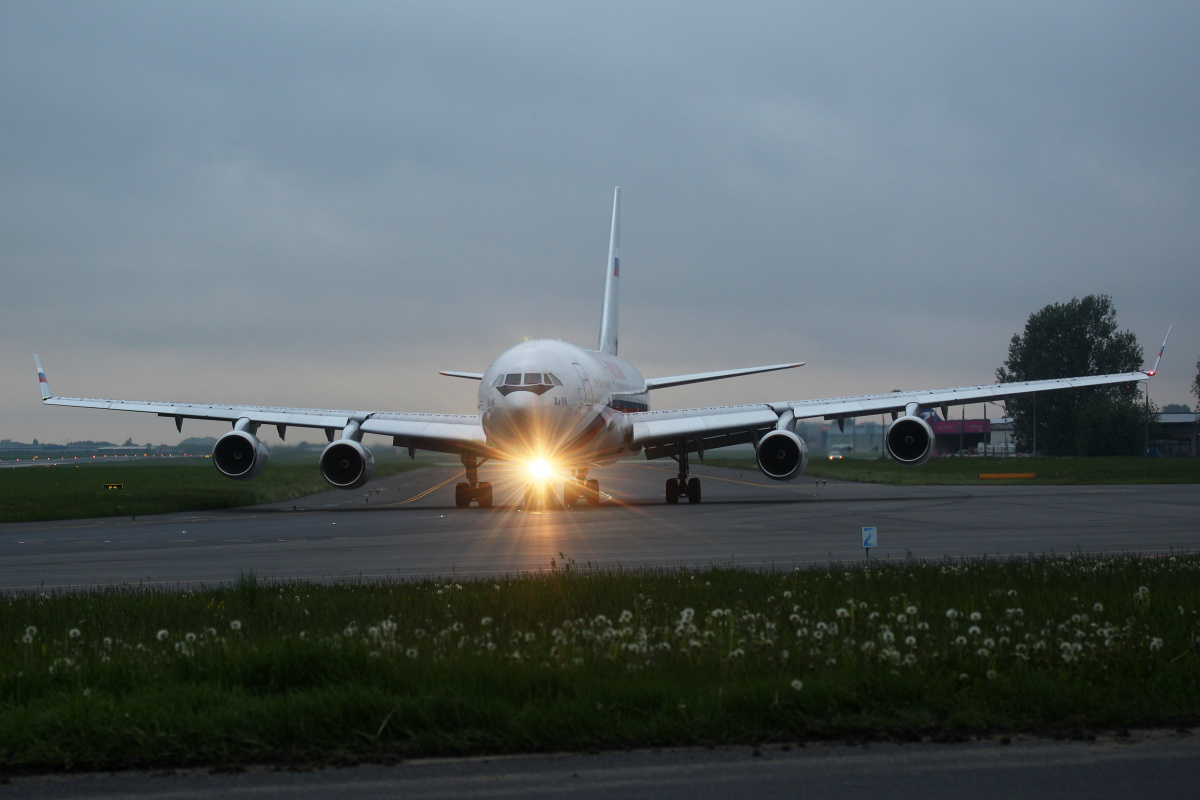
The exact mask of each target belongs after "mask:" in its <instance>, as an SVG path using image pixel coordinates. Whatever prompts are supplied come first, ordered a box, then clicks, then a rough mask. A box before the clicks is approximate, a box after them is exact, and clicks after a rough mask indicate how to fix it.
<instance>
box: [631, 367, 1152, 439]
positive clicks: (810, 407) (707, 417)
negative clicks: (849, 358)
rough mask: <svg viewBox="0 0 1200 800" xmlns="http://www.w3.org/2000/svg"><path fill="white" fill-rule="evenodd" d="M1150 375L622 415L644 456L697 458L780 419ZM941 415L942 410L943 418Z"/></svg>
mask: <svg viewBox="0 0 1200 800" xmlns="http://www.w3.org/2000/svg"><path fill="white" fill-rule="evenodd" d="M1153 374H1154V371H1153V370H1148V371H1146V372H1123V373H1118V374H1114V375H1090V376H1085V377H1078V378H1055V379H1051V380H1042V381H1021V382H1013V383H992V384H986V385H982V386H959V387H952V388H947V389H926V390H917V391H906V392H888V393H886V394H868V395H856V396H849V397H829V398H823V399H819V400H791V401H785V402H779V403H762V404H757V405H738V406H716V407H711V408H686V409H678V410H674V411H641V412H636V413H631V414H626V415H625V419H626V421H627V422H629V423H630V424H631V426H632V429H633V432H632V443H633V444H634V445H640V446H641V447H642V449H643V451H644V452H645V453H646V457H647V458H659V457H661V456H665V455H670V454H672V453H675V452H676V451H677V449H678V445H679V443H680V442H686V443H687V445H688V449H689V450H692V451H695V452H699V453H701V454H703V452H704V451H705V450H710V449H715V448H717V447H725V446H728V445H732V444H742V443H746V442H756V441H757V440H758V439H759V438H760V437H761V436H762V435H763V434H764V433H767V432H769V431H771V430H774V429H775V428H776V427H779V423H780V420H781V419H782V418H784V417H785V416H789V417H790V418H791V419H796V420H800V419H814V418H821V419H826V420H843V419H845V418H847V417H858V416H865V415H868V414H888V413H891V414H905V413H917V412H919V411H920V410H922V409H929V408H938V409H947V408H949V407H950V406H957V405H963V404H965V403H982V402H985V401H988V402H991V401H998V400H1003V399H1005V398H1010V397H1027V396H1029V395H1031V394H1034V393H1035V392H1048V391H1054V390H1058V389H1078V388H1082V387H1087V386H1110V385H1117V384H1123V383H1124V384H1129V383H1136V382H1138V381H1144V380H1147V379H1148V378H1150V377H1151V376H1152V375H1153ZM945 415H946V414H945V411H943V416H945Z"/></svg>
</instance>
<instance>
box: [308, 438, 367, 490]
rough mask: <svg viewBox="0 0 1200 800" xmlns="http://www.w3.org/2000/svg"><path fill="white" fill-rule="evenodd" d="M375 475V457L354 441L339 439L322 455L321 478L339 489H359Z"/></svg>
mask: <svg viewBox="0 0 1200 800" xmlns="http://www.w3.org/2000/svg"><path fill="white" fill-rule="evenodd" d="M374 474H375V457H374V456H372V455H371V451H370V450H368V449H367V448H365V447H363V446H362V443H361V442H356V441H354V440H353V439H338V440H337V441H336V442H333V443H332V444H330V445H329V446H328V447H326V448H325V450H324V452H322V453H321V477H323V478H324V479H325V480H327V481H329V483H330V484H331V485H333V486H336V487H337V488H339V489H357V488H358V487H360V486H363V485H364V484H366V482H367V481H369V480H371V476H372V475H374Z"/></svg>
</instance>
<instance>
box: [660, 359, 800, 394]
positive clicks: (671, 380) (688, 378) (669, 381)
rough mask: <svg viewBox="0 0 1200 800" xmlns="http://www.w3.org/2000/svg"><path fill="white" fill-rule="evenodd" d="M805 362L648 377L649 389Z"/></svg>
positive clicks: (732, 376) (776, 368)
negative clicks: (665, 376)
mask: <svg viewBox="0 0 1200 800" xmlns="http://www.w3.org/2000/svg"><path fill="white" fill-rule="evenodd" d="M803 366H804V362H803V361H799V362H797V363H794V364H772V365H771V366H769V367H746V368H743V369H725V370H721V371H720V372H696V373H693V374H691V375H672V376H670V377H668V378H647V379H646V388H647V389H666V388H667V387H669V386H686V385H687V384H689V383H703V382H704V381H719V380H721V379H722V378H736V377H738V376H739V375H754V374H755V373H758V372H774V371H776V370H780V369H794V368H795V367H803Z"/></svg>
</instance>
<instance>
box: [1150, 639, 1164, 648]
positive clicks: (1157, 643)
mask: <svg viewBox="0 0 1200 800" xmlns="http://www.w3.org/2000/svg"><path fill="white" fill-rule="evenodd" d="M1162 646H1163V640H1162V639H1160V638H1158V637H1157V636H1155V637H1154V638H1153V639H1151V640H1150V649H1151V650H1162Z"/></svg>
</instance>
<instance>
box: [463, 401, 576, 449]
mask: <svg viewBox="0 0 1200 800" xmlns="http://www.w3.org/2000/svg"><path fill="white" fill-rule="evenodd" d="M563 410H564V407H563V406H555V405H554V401H553V399H552V398H551V397H550V396H548V395H543V396H539V395H536V394H534V393H533V392H512V393H511V394H509V395H508V396H507V397H505V398H503V399H502V400H499V401H497V403H496V405H495V406H494V407H493V408H491V409H488V411H487V413H486V414H484V418H483V427H484V430H485V432H486V433H487V436H488V438H489V439H491V440H494V441H496V442H497V443H500V444H502V446H505V447H508V448H518V449H526V450H528V449H542V448H545V447H550V448H553V446H554V443H555V442H556V441H557V440H558V439H559V438H561V435H562V430H561V429H562V428H563V427H564V424H563V423H564V421H563V420H562V419H561V417H562V414H561V413H560V412H561V411H563Z"/></svg>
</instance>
